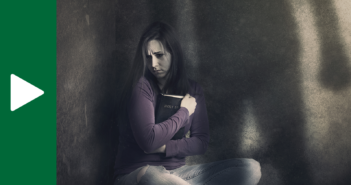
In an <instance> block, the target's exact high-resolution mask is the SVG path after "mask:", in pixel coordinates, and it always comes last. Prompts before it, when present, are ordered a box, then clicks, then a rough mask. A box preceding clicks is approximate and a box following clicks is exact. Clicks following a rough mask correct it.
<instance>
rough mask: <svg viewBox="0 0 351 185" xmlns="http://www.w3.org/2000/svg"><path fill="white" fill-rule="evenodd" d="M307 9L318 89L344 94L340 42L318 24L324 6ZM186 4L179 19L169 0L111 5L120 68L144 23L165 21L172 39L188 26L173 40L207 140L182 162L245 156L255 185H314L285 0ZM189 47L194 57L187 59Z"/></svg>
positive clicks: (295, 39)
mask: <svg viewBox="0 0 351 185" xmlns="http://www.w3.org/2000/svg"><path fill="white" fill-rule="evenodd" d="M315 4H316V5H314V7H315V12H316V17H318V18H319V19H318V20H317V25H318V31H319V32H320V34H321V35H322V36H321V38H322V43H321V44H320V45H321V52H322V56H321V61H322V64H321V66H322V68H321V70H320V78H319V79H320V83H321V84H322V85H323V86H324V87H325V88H326V89H332V90H335V91H338V90H340V89H345V88H346V87H348V86H349V83H350V72H349V66H348V65H347V58H346V54H345V50H343V47H342V44H341V42H340V39H341V38H340V36H339V35H338V34H337V33H335V32H331V29H329V27H325V26H324V25H325V24H328V25H335V24H336V22H337V19H336V18H335V17H333V16H331V17H329V18H327V19H326V20H325V19H323V17H325V15H322V14H323V12H328V11H329V12H332V11H333V10H332V9H331V8H330V7H331V5H330V3H328V2H324V3H321V4H318V3H317V2H315ZM317 4H318V5H317ZM188 5H190V6H193V7H191V8H189V7H183V8H189V10H192V11H188V12H187V11H185V13H189V14H184V15H182V18H181V20H180V15H179V12H177V11H175V8H174V7H177V10H178V9H180V8H182V5H180V4H179V2H177V1H170V2H169V1H167V2H164V1H160V0H158V1H149V2H147V1H144V2H141V3H133V2H129V1H118V2H116V23H117V24H116V43H117V45H116V48H117V52H116V62H117V63H118V64H123V63H124V64H123V65H125V67H123V69H126V68H128V67H129V64H130V62H131V61H132V60H133V57H134V54H135V51H136V46H137V43H138V40H139V37H140V35H141V33H142V31H143V29H144V28H145V27H146V26H147V25H148V24H149V23H151V22H153V21H156V20H162V21H164V22H167V23H169V24H171V25H172V26H174V27H175V28H176V30H178V33H179V35H180V36H182V35H185V34H190V33H189V32H187V30H186V29H185V28H182V27H181V25H183V23H181V22H186V21H188V22H191V23H194V24H195V25H194V26H193V31H194V33H192V34H193V35H196V38H188V37H186V36H184V37H181V38H180V40H181V41H182V43H181V44H182V46H183V48H184V49H185V56H186V58H187V60H188V61H189V63H188V64H187V67H188V71H189V72H190V76H191V77H192V78H194V79H195V80H197V81H198V82H199V83H200V84H201V85H202V86H203V88H204V90H205V93H206V100H207V107H208V113H209V119H210V129H211V141H210V145H209V148H208V151H207V153H206V154H205V155H203V156H192V157H188V158H187V163H188V164H197V163H204V162H212V161H217V160H223V159H228V158H235V157H249V158H254V159H256V160H258V161H259V162H261V165H262V172H263V176H262V179H261V182H260V184H273V185H274V184H279V185H289V184H294V185H295V184H308V185H310V184H314V179H313V177H312V175H311V171H310V169H311V165H312V164H311V163H310V161H309V160H308V158H307V157H306V152H309V151H306V140H305V139H306V137H305V132H306V130H305V126H306V116H305V114H304V110H305V109H304V108H305V107H304V102H303V97H302V91H303V89H301V83H302V81H303V80H304V79H302V77H303V76H302V75H301V69H300V65H301V64H300V61H299V55H300V52H301V48H300V40H299V39H301V38H299V35H297V28H296V25H295V20H294V17H293V13H292V9H291V7H290V5H289V3H288V1H274V2H273V1H265V2H263V1H262V2H261V1H255V0H247V1H240V0H234V1H223V2H221V3H218V2H214V1H192V3H188ZM331 14H333V13H331ZM328 15H329V14H328ZM185 25H186V24H185ZM184 38H186V39H184ZM194 43H195V46H193V47H195V48H196V51H198V52H197V53H190V54H189V50H188V49H189V48H191V47H192V46H191V45H194ZM194 60H195V61H194ZM126 61H127V64H125V63H126ZM193 62H195V63H196V64H197V65H192V64H191V63H193ZM193 71H196V72H195V73H193ZM336 71H337V73H336ZM117 75H118V77H117V79H120V81H119V82H118V83H122V82H123V80H122V79H124V78H123V77H125V75H126V71H123V70H121V69H119V70H118V74H117ZM115 152H117V151H115ZM110 170H111V173H112V171H113V170H112V167H111V168H110Z"/></svg>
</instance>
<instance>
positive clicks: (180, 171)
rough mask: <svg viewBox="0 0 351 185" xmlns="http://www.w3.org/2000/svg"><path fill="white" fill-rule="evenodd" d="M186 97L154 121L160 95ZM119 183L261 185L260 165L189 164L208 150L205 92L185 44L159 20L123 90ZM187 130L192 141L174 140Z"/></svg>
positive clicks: (228, 162)
mask: <svg viewBox="0 0 351 185" xmlns="http://www.w3.org/2000/svg"><path fill="white" fill-rule="evenodd" d="M160 93H162V94H175V95H183V96H184V98H183V99H182V100H181V105H180V109H179V110H178V111H177V112H176V113H175V114H174V115H172V116H171V117H169V118H168V119H167V120H165V121H163V122H160V123H155V107H156V100H157V98H156V97H157V96H158V95H159V94H160ZM122 97H123V99H122V103H121V106H122V109H121V111H120V113H121V115H122V117H123V116H124V119H122V120H123V121H122V122H121V123H120V139H119V146H118V154H117V157H116V163H115V183H114V184H115V185H130V184H140V185H162V184H165V185H166V184H179V185H183V184H191V185H197V184H208V185H212V184H216V185H225V184H238V185H239V184H240V185H242V184H245V185H246V184H250V185H252V184H257V183H258V181H259V179H260V177H261V171H260V165H259V163H258V162H257V161H255V160H253V159H228V160H224V161H217V162H212V163H207V164H198V165H192V166H188V165H186V164H185V157H186V156H191V155H201V154H203V153H205V152H206V149H207V145H208V142H209V125H208V117H207V110H206V103H205V97H204V93H203V90H202V88H201V87H200V85H199V84H197V83H196V82H194V81H192V80H189V79H188V78H187V75H186V73H185V68H184V59H183V54H182V50H181V47H180V44H179V42H178V40H177V38H176V35H175V33H174V31H173V29H172V27H170V26H169V25H167V24H165V23H162V22H155V23H153V24H151V25H150V26H148V27H147V29H146V30H145V31H144V33H143V35H142V37H141V39H140V41H139V44H138V48H137V52H136V55H135V59H134V63H133V65H132V69H131V72H130V74H129V78H128V81H127V85H126V88H125V89H124V93H123V96H122ZM182 127H184V133H187V132H188V131H189V130H190V133H191V134H190V137H189V138H187V137H185V134H183V138H181V139H177V140H172V137H173V136H174V135H175V134H176V133H177V132H178V131H179V129H180V128H182Z"/></svg>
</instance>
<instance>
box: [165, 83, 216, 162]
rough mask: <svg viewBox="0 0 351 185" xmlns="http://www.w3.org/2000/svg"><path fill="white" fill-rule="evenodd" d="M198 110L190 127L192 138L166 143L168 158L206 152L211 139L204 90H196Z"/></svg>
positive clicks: (198, 88)
mask: <svg viewBox="0 0 351 185" xmlns="http://www.w3.org/2000/svg"><path fill="white" fill-rule="evenodd" d="M196 94H198V96H195V97H196V102H197V105H196V109H195V112H194V115H193V116H194V117H193V120H192V123H191V127H190V133H191V135H190V138H183V139H180V140H170V141H168V142H167V143H166V157H186V156H191V155H200V154H203V153H205V152H206V150H207V145H208V142H209V139H210V134H209V124H208V116H207V109H206V102H205V96H204V93H203V90H202V88H201V87H200V86H199V85H197V88H196Z"/></svg>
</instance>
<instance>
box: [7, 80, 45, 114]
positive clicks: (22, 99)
mask: <svg viewBox="0 0 351 185" xmlns="http://www.w3.org/2000/svg"><path fill="white" fill-rule="evenodd" d="M43 94H44V91H42V90H41V89H39V88H37V87H35V86H34V85H32V84H30V83H28V82H26V81H24V80H23V79H21V78H19V77H18V76H16V75H14V74H11V111H15V110H16V109H18V108H20V107H22V106H23V105H25V104H27V103H29V102H30V101H32V100H34V99H35V98H38V97H39V96H41V95H43Z"/></svg>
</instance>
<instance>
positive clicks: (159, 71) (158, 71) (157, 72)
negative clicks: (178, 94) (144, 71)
mask: <svg viewBox="0 0 351 185" xmlns="http://www.w3.org/2000/svg"><path fill="white" fill-rule="evenodd" d="M154 73H156V74H160V73H162V71H161V70H157V71H154Z"/></svg>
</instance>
